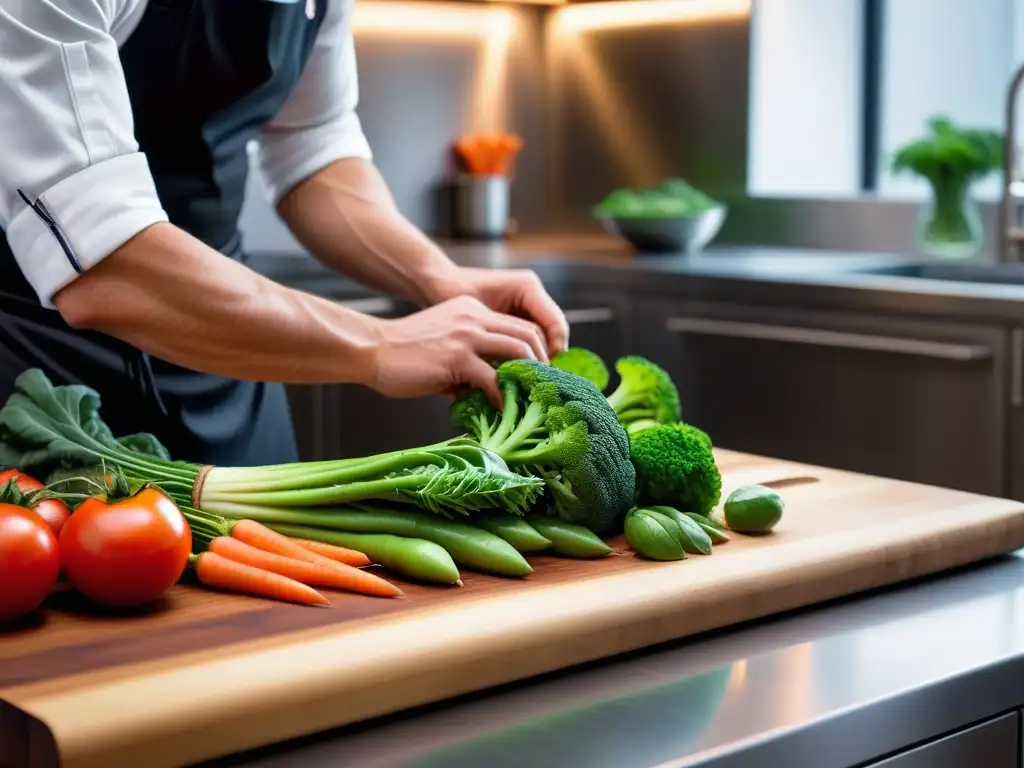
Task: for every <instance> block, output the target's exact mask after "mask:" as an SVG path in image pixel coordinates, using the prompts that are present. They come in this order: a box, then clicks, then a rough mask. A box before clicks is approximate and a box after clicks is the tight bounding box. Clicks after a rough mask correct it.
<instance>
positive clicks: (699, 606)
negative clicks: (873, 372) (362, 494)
mask: <svg viewBox="0 0 1024 768" xmlns="http://www.w3.org/2000/svg"><path fill="white" fill-rule="evenodd" d="M718 455H719V463H720V466H721V468H722V471H723V475H724V477H725V490H726V492H728V491H729V490H731V489H733V488H734V487H736V486H737V485H741V484H745V483H754V482H759V483H768V484H773V485H775V487H777V488H778V489H779V491H780V493H781V494H782V495H783V497H784V499H785V500H786V505H787V506H786V513H785V517H784V518H783V521H782V523H780V525H779V527H778V528H777V529H776V531H775V532H774V533H773V534H772V535H770V536H766V537H758V538H746V537H739V536H735V537H734V538H733V540H732V541H730V542H729V543H727V544H724V545H721V546H719V547H716V548H715V552H714V554H713V555H711V556H709V557H691V558H688V559H687V560H685V561H681V562H675V563H650V562H644V561H641V560H638V559H637V558H635V557H634V556H633V555H631V554H628V553H625V554H622V555H619V556H612V557H608V558H604V559H601V560H598V561H587V562H584V561H573V560H566V559H560V558H553V557H538V558H532V562H533V563H534V566H535V572H534V573H533V574H532V575H531V576H530V577H528V578H527V579H524V580H507V579H498V578H492V577H485V576H478V575H474V574H471V573H465V572H464V573H463V578H464V580H465V587H463V588H461V589H459V588H439V587H425V586H415V585H410V586H409V587H408V589H407V595H408V599H406V600H380V599H373V598H365V597H359V596H350V595H341V594H337V595H332V597H333V598H335V606H334V607H333V608H331V609H317V608H302V607H295V606H288V605H282V604H277V603H272V602H266V601H262V600H258V599H253V598H245V597H236V596H231V595H222V594H217V593H213V592H208V591H202V590H198V589H191V588H186V587H180V588H177V589H176V590H175V592H174V593H173V594H172V595H171V596H170V598H169V599H168V600H167V601H166V602H165V603H164V604H162V605H161V606H158V607H156V608H154V609H151V610H149V611H146V612H143V613H136V614H130V615H112V614H104V613H102V612H99V611H97V610H95V609H90V608H88V607H87V606H85V605H83V604H82V603H81V602H80V601H76V600H75V597H74V595H72V594H68V593H64V594H61V595H55V596H54V599H53V601H52V603H53V604H52V606H51V608H50V609H49V610H47V611H46V612H45V615H44V616H43V617H41V618H39V619H38V620H36V622H35V623H32V624H30V625H28V626H25V627H22V628H20V629H18V630H16V631H13V632H8V633H6V634H0V766H2V767H3V768H7V766H17V767H18V768H20V767H21V766H56V765H65V766H74V767H75V768H80V767H84V766H89V767H92V766H102V767H103V768H119V767H120V766H126V767H127V766H130V767H131V768H138V766H146V767H147V768H160V766H180V765H185V764H188V763H191V762H195V761H199V760H204V759H209V758H213V757H217V756H222V755H226V754H230V753H233V752H237V751H239V750H243V749H248V748H252V747H256V746H261V745H265V744H269V743H272V742H276V741H280V740H282V739H287V738H291V737H296V736H300V735H305V734H309V733H313V732H316V731H321V730H324V729H327V728H330V727H332V726H338V725H343V724H346V723H351V722H355V721H359V720H363V719H366V718H369V717H373V716H377V715H382V714H386V713H390V712H395V711H398V710H401V709H406V708H409V707H413V706H417V705H421V704H425V703H429V702H433V701H438V700H441V699H445V698H449V697H452V696H455V695H459V694H463V693H467V692H470V691H473V690H479V689H483V688H487V687H491V686H494V685H498V684H501V683H507V682H510V681H515V680H520V679H523V678H526V677H529V676H532V675H536V674H540V673H543V672H548V671H552V670H555V669H559V668H563V667H567V666H570V665H573V664H577V663H580V662H585V661H591V660H594V659H597V658H601V657H605V656H610V655H613V654H617V653H622V652H625V651H630V650H635V649H637V648H641V647H644V646H648V645H653V644H655V643H660V642H663V641H667V640H671V639H675V638H680V637H684V636H687V635H692V634H695V633H698V632H703V631H706V630H710V629H714V628H718V627H723V626H726V625H730V624H735V623H737V622H741V621H746V620H749V619H754V618H758V617H762V616H766V615H770V614H773V613H778V612H780V611H784V610H788V609H792V608H797V607H800V606H806V605H810V604H813V603H817V602H821V601H824V600H829V599H832V598H836V597H839V596H842V595H848V594H852V593H855V592H860V591H863V590H866V589H871V588H874V587H879V586H883V585H887V584H892V583H895V582H899V581H903V580H906V579H910V578H914V577H917V576H922V575H925V574H929V573H934V572H936V571H940V570H944V569H948V568H953V567H956V566H959V565H964V564H967V563H971V562H975V561H978V560H981V559H985V558H989V557H993V556H996V555H1000V554H1005V553H1008V552H1011V551H1014V550H1016V549H1019V548H1021V547H1024V505H1022V504H1020V503H1017V502H1013V501H1007V500H1002V499H993V498H985V497H980V496H975V495H972V494H967V493H961V492H957V491H950V490H944V489H939V488H932V487H928V486H921V485H914V484H910V483H903V482H897V481H893V480H886V479H882V478H876V477H869V476H865V475H857V474H851V473H846V472H838V471H834V470H828V469H822V468H818V467H811V466H806V465H800V464H793V463H788V462H783V461H778V460H774V459H768V458H763V457H755V456H748V455H744V454H737V453H732V452H728V451H720V452H719V454H718ZM618 544H619V545H620V546H623V549H624V550H625V548H624V545H623V543H622V542H621V541H620V542H618Z"/></svg>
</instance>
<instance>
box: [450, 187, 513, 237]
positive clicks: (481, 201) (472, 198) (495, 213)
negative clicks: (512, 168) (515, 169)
mask: <svg viewBox="0 0 1024 768" xmlns="http://www.w3.org/2000/svg"><path fill="white" fill-rule="evenodd" d="M454 223H455V233H456V235H458V236H459V237H465V238H473V239H485V240H497V239H501V238H503V237H505V235H506V234H508V228H509V182H508V179H507V178H506V177H505V176H496V175H495V176H490V175H480V174H463V175H461V176H459V177H458V178H457V179H456V180H455V222H454Z"/></svg>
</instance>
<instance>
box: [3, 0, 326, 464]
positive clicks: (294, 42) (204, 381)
mask: <svg viewBox="0 0 1024 768" xmlns="http://www.w3.org/2000/svg"><path fill="white" fill-rule="evenodd" d="M336 1H338V0H316V2H315V6H316V13H315V16H314V18H312V19H310V18H309V17H308V15H307V8H308V7H309V5H308V4H307V0H298V2H288V1H287V0H284V2H280V1H277V2H275V1H273V0H149V5H148V7H147V8H146V10H145V12H144V14H143V16H142V19H141V21H140V22H139V24H138V26H137V27H136V29H135V31H134V32H133V33H132V35H131V36H130V37H129V38H128V40H127V41H126V42H125V44H124V45H123V46H122V47H121V51H120V54H121V63H122V66H123V68H124V73H125V79H126V81H127V84H128V92H129V95H130V97H131V103H132V110H133V114H134V120H135V135H136V138H137V139H138V142H139V149H140V151H141V152H145V153H146V156H147V159H148V161H149V165H150V168H151V169H152V172H153V178H154V180H155V182H156V188H157V193H158V194H159V197H160V202H161V204H162V205H163V207H164V209H165V210H166V211H167V214H168V216H169V218H170V220H171V222H172V223H173V224H175V225H176V226H178V227H180V228H181V229H183V230H185V231H186V232H188V233H190V234H191V235H193V236H194V237H196V238H198V239H200V240H202V241H203V242H204V243H206V244H207V245H209V246H211V247H212V248H215V249H216V250H218V251H220V252H221V253H222V254H224V256H225V257H227V258H233V259H242V260H244V258H243V255H242V253H241V247H240V245H241V243H240V236H239V231H238V219H239V215H240V213H241V209H242V203H243V200H244V195H245V186H246V178H247V175H248V171H249V161H248V153H247V152H246V145H247V143H248V142H249V140H251V139H253V138H255V136H256V134H257V131H258V130H259V128H260V127H261V126H262V125H264V124H266V123H267V122H268V121H269V120H270V119H271V118H273V117H274V115H275V114H276V113H277V112H278V111H279V110H280V108H281V107H282V106H283V105H284V103H285V101H286V100H287V99H288V97H289V95H290V94H291V92H292V90H293V89H294V88H295V86H296V85H297V83H298V81H299V77H300V75H301V73H302V69H303V67H304V66H305V63H306V61H307V59H308V57H309V53H310V50H311V49H312V46H313V43H314V41H315V38H316V34H317V32H318V30H319V28H320V24H321V22H322V21H323V16H324V13H325V12H326V10H327V3H328V2H336ZM0 235H2V231H0ZM28 368H41V369H42V370H43V371H44V372H45V373H46V374H47V375H48V376H49V377H50V379H51V380H52V381H54V383H57V384H67V383H80V384H86V385H88V386H90V387H92V388H94V389H96V390H97V391H98V392H99V393H100V396H101V397H102V401H103V410H102V412H101V414H102V416H103V418H104V420H105V421H106V422H107V423H108V424H109V425H110V427H111V428H112V429H113V430H114V433H115V434H125V433H131V432H139V431H145V432H152V433H154V434H155V435H156V436H157V437H158V438H159V439H160V440H161V441H162V442H163V443H164V444H165V445H166V446H167V448H168V450H170V452H171V455H172V456H173V457H174V458H177V459H182V460H186V461H195V462H202V463H210V464H220V465H228V466H231V465H234V466H251V465H256V464H275V463H283V462H288V461H295V460H296V458H297V451H296V447H295V437H294V434H293V431H292V424H291V417H290V414H289V410H288V403H287V399H286V397H285V390H284V387H283V386H282V385H281V384H267V383H254V382H242V381H235V380H231V379H225V378H221V377H217V376H209V375H206V374H201V373H196V372H194V371H189V370H186V369H183V368H181V367H179V366H176V365H172V364H170V363H168V362H166V361H163V360H159V359H156V358H153V357H150V356H149V355H145V354H143V353H141V352H139V351H138V350H136V349H134V348H132V347H131V346H129V345H127V344H125V343H123V342H120V341H118V340H116V339H113V338H111V337H109V336H106V335H104V334H99V333H93V332H88V331H75V330H73V329H71V328H70V327H68V326H67V325H66V324H65V323H64V322H63V320H62V319H61V317H60V315H59V314H58V313H57V312H56V311H54V310H47V309H44V308H43V307H41V306H40V305H39V302H38V299H37V298H36V296H35V293H34V292H33V290H32V288H31V287H30V286H29V284H28V282H27V281H26V280H25V278H24V276H23V275H22V274H21V271H20V270H19V269H18V266H17V264H16V262H15V260H14V256H13V255H12V254H11V251H10V248H9V247H8V245H7V240H6V238H5V237H0V399H3V400H6V398H7V397H8V395H9V394H10V392H11V390H12V388H13V382H14V379H15V378H17V376H18V375H19V374H20V373H21V372H22V371H24V370H26V369H28Z"/></svg>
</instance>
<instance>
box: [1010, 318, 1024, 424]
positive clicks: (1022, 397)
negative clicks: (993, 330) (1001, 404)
mask: <svg viewBox="0 0 1024 768" xmlns="http://www.w3.org/2000/svg"><path fill="white" fill-rule="evenodd" d="M1010 403H1011V404H1012V405H1013V407H1014V408H1019V407H1020V406H1021V405H1022V404H1024V330H1021V329H1020V328H1014V329H1013V330H1012V331H1011V332H1010Z"/></svg>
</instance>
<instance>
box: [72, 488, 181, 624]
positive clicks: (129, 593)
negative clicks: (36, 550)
mask: <svg viewBox="0 0 1024 768" xmlns="http://www.w3.org/2000/svg"><path fill="white" fill-rule="evenodd" d="M191 550H192V531H191V529H190V528H189V527H188V523H187V522H186V520H185V517H184V515H182V514H181V511H180V510H179V509H178V507H177V505H176V504H175V503H174V502H173V501H171V499H169V498H168V497H167V496H165V495H164V494H163V493H161V492H160V491H159V490H157V489H156V488H144V489H142V490H141V491H139V493H137V494H135V495H134V496H132V497H131V498H129V499H124V500H123V501H115V502H113V503H107V502H105V501H102V500H100V499H88V500H87V501H84V502H82V503H81V504H80V505H79V506H78V507H77V508H76V509H75V513H74V514H73V515H72V516H71V519H69V520H68V522H67V524H66V525H65V526H64V530H63V531H62V532H61V534H60V562H61V566H62V569H63V571H64V575H65V577H67V579H68V581H70V582H71V584H72V585H73V586H74V587H75V589H77V590H78V591H79V592H81V593H82V594H83V595H85V596H86V597H89V598H92V599H93V600H95V601H96V602H98V603H103V604H105V605H111V606H118V607H127V606H134V605H144V604H145V603H151V602H153V601H154V600H156V599H158V598H159V597H160V596H161V595H163V594H164V593H165V592H166V591H167V590H169V589H170V588H171V587H172V586H174V584H175V583H176V582H177V581H178V579H180V578H181V575H182V573H184V571H185V566H186V565H188V556H189V553H190V552H191Z"/></svg>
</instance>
